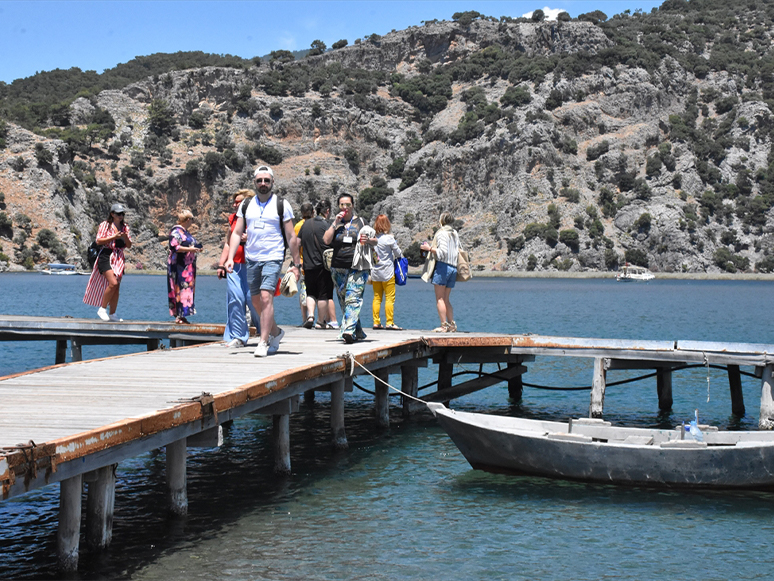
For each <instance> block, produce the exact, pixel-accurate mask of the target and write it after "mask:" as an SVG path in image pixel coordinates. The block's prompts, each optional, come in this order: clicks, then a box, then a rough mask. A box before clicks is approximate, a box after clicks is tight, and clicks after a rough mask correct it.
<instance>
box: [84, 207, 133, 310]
mask: <svg viewBox="0 0 774 581" xmlns="http://www.w3.org/2000/svg"><path fill="white" fill-rule="evenodd" d="M124 229H125V230H126V234H127V235H128V236H129V240H130V241H131V239H132V237H131V234H130V233H129V225H128V224H126V223H124ZM116 232H118V228H116V226H115V224H113V222H110V221H105V222H102V224H100V225H99V229H98V230H97V238H107V237H108V236H113V235H114V234H115V233H116ZM103 248H104V250H102V252H108V251H110V268H111V269H112V270H113V273H114V274H115V275H116V278H117V279H118V282H119V283H120V282H121V278H122V277H123V276H124V249H123V248H116V241H115V240H112V241H111V242H108V243H107V244H105V245H104V246H103ZM107 286H108V280H107V279H106V278H105V277H104V276H103V275H102V274H101V273H100V271H99V258H97V260H95V261H94V268H93V269H92V271H91V276H90V277H89V283H88V284H87V285H86V294H84V295H83V302H84V303H86V304H87V305H91V306H93V307H101V306H102V297H103V295H104V294H105V289H106V288H107Z"/></svg>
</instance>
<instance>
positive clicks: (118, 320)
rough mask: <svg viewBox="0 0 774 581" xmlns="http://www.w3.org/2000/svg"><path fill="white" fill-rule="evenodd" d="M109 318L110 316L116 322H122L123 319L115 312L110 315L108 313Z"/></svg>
mask: <svg viewBox="0 0 774 581" xmlns="http://www.w3.org/2000/svg"><path fill="white" fill-rule="evenodd" d="M108 318H109V319H110V320H111V321H113V322H114V323H120V322H121V321H123V319H120V318H119V317H118V315H116V314H115V313H111V314H109V315H108Z"/></svg>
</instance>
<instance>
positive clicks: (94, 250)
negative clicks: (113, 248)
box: [86, 242, 103, 268]
mask: <svg viewBox="0 0 774 581" xmlns="http://www.w3.org/2000/svg"><path fill="white" fill-rule="evenodd" d="M102 248H103V247H102V246H100V245H99V244H97V243H96V242H92V243H91V246H89V249H88V250H87V251H86V260H87V261H88V262H89V266H90V267H91V268H94V263H95V262H97V257H99V253H100V252H102Z"/></svg>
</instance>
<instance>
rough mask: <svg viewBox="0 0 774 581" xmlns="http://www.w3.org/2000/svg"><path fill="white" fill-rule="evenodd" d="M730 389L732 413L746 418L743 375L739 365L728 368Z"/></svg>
mask: <svg viewBox="0 0 774 581" xmlns="http://www.w3.org/2000/svg"><path fill="white" fill-rule="evenodd" d="M728 387H729V389H730V390H731V413H732V414H734V415H735V416H737V417H740V418H741V417H742V416H744V413H745V409H744V395H743V394H742V375H741V374H740V373H739V366H738V365H729V366H728Z"/></svg>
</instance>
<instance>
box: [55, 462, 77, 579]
mask: <svg viewBox="0 0 774 581" xmlns="http://www.w3.org/2000/svg"><path fill="white" fill-rule="evenodd" d="M82 495H83V475H81V474H79V475H78V476H73V477H72V478H68V479H67V480H62V482H61V483H60V484H59V526H58V528H57V534H56V540H57V563H58V565H59V570H60V571H64V572H73V571H76V570H77V569H78V546H79V544H80V540H81V497H82Z"/></svg>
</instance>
